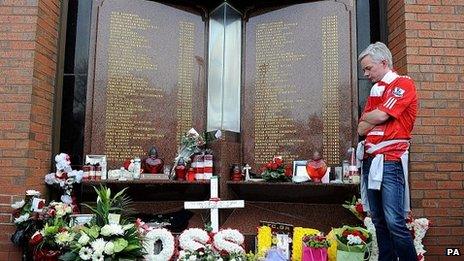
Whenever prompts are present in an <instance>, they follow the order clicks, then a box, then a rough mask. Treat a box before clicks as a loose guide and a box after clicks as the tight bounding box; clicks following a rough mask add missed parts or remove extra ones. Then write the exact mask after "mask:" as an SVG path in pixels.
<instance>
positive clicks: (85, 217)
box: [70, 214, 94, 226]
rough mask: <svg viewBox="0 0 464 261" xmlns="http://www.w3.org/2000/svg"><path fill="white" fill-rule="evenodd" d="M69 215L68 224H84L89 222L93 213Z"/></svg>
mask: <svg viewBox="0 0 464 261" xmlns="http://www.w3.org/2000/svg"><path fill="white" fill-rule="evenodd" d="M70 217H71V221H70V225H71V226H74V225H84V224H86V223H88V222H90V220H92V218H93V217H94V215H93V214H73V215H71V216H70Z"/></svg>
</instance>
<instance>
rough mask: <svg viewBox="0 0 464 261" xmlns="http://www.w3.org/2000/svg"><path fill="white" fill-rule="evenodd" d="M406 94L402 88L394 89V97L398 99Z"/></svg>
mask: <svg viewBox="0 0 464 261" xmlns="http://www.w3.org/2000/svg"><path fill="white" fill-rule="evenodd" d="M404 92H405V91H404V90H403V89H401V88H400V87H395V89H393V95H395V96H396V97H399V98H401V97H403V95H404Z"/></svg>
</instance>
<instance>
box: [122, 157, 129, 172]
mask: <svg viewBox="0 0 464 261" xmlns="http://www.w3.org/2000/svg"><path fill="white" fill-rule="evenodd" d="M130 163H131V162H130V159H128V160H126V161H124V163H123V164H122V166H123V167H124V169H126V170H128V169H129V165H130Z"/></svg>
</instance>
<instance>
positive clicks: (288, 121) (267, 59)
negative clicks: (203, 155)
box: [253, 21, 305, 164]
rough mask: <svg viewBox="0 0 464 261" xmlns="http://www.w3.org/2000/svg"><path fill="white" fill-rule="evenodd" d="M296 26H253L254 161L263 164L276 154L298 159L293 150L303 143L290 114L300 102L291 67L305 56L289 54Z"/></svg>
mask: <svg viewBox="0 0 464 261" xmlns="http://www.w3.org/2000/svg"><path fill="white" fill-rule="evenodd" d="M296 27H297V23H286V22H283V21H275V22H268V23H260V24H257V26H256V32H255V36H256V76H255V104H254V108H253V110H254V117H255V119H254V136H255V147H254V149H255V150H254V158H255V163H256V164H263V163H265V162H267V161H269V160H270V159H272V157H273V156H275V155H281V156H282V157H283V158H284V159H292V160H293V159H297V158H299V155H296V154H295V153H293V151H295V150H293V149H291V148H292V147H295V146H298V145H301V144H302V143H303V142H304V140H303V139H301V138H300V137H299V136H298V134H297V133H296V127H295V124H294V119H293V118H292V117H291V115H289V114H288V113H285V111H287V112H288V111H291V110H292V109H294V107H298V104H301V103H302V102H303V100H302V98H301V97H299V96H298V93H297V91H296V86H295V84H294V83H293V82H292V81H291V80H290V79H291V78H292V77H293V74H294V73H293V70H292V67H293V66H294V64H295V63H296V62H297V61H300V60H301V59H304V58H305V54H302V53H296V52H294V51H289V50H288V48H286V47H288V46H289V45H292V44H294V41H295V35H294V34H295V33H296V32H297V31H296Z"/></svg>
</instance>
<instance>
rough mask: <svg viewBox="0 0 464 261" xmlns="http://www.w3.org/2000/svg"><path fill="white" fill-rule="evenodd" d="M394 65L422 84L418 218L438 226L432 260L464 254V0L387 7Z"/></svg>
mask: <svg viewBox="0 0 464 261" xmlns="http://www.w3.org/2000/svg"><path fill="white" fill-rule="evenodd" d="M388 2H389V6H388V25H389V28H390V31H389V46H390V47H391V48H392V50H393V54H394V64H396V65H397V67H396V68H397V69H398V71H399V72H401V73H407V74H408V75H410V76H411V77H413V79H414V80H415V81H416V87H417V90H418V93H419V97H420V106H419V116H418V119H417V122H416V126H415V129H414V138H413V144H412V147H411V167H410V168H411V175H410V179H411V189H412V203H413V213H414V214H415V216H417V217H427V218H429V219H431V220H432V222H433V226H432V227H431V228H430V230H429V232H428V234H427V237H426V239H425V241H424V244H425V246H426V250H427V251H428V252H427V253H426V256H427V260H442V259H443V258H444V252H445V248H446V247H459V248H460V251H461V254H464V253H463V252H464V218H463V217H464V208H463V207H464V190H463V183H464V182H463V180H464V175H463V174H464V153H463V152H464V120H463V119H464V118H463V116H464V106H463V104H464V0H402V1H398V0H396V1H388Z"/></svg>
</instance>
